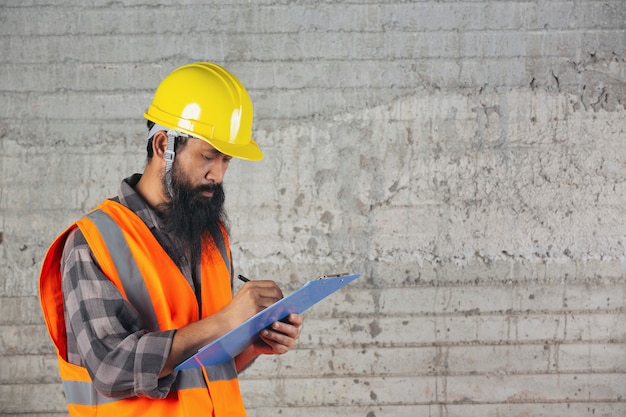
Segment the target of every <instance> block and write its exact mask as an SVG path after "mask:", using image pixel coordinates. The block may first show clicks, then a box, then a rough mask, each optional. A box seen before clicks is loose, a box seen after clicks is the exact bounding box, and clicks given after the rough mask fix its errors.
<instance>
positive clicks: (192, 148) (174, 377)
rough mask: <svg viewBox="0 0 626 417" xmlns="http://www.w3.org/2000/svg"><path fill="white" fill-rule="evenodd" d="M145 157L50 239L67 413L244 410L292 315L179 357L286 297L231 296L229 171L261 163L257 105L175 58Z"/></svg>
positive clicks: (52, 314)
mask: <svg viewBox="0 0 626 417" xmlns="http://www.w3.org/2000/svg"><path fill="white" fill-rule="evenodd" d="M144 116H145V117H146V118H147V119H148V131H149V132H148V146H147V153H148V157H147V163H146V166H145V168H144V170H143V173H142V174H134V175H132V176H131V177H129V178H126V179H125V180H123V181H122V184H121V187H120V190H119V193H118V195H117V197H114V198H111V199H108V200H105V201H104V202H103V203H102V204H100V205H99V206H98V207H96V208H95V209H94V210H92V211H91V212H90V213H88V214H87V215H86V216H85V217H83V218H82V219H80V220H78V221H77V222H76V223H74V224H73V225H71V226H70V227H69V228H68V229H67V230H66V231H65V232H64V233H62V234H61V235H60V236H59V237H58V238H57V239H56V240H55V242H54V243H53V244H52V246H51V247H50V249H49V251H48V254H47V255H46V258H45V260H44V263H43V267H42V272H41V277H40V297H41V303H42V309H43V312H44V317H45V319H46V324H47V327H48V330H49V332H50V335H51V337H52V340H53V342H54V344H55V347H56V349H57V354H58V359H59V369H60V374H61V380H62V382H63V386H64V390H65V394H66V400H67V402H68V410H69V414H70V416H85V415H90V416H93V415H98V416H111V417H121V416H133V417H136V416H141V415H149V416H158V417H160V416H168V417H169V416H194V415H202V416H216V417H220V416H245V415H246V413H245V408H244V405H243V401H242V398H241V393H240V391H239V383H238V380H237V374H238V373H239V372H240V371H241V370H242V369H244V368H245V367H247V366H248V365H249V364H251V363H252V362H253V361H254V360H255V359H256V357H258V356H259V355H261V354H282V353H285V352H287V351H288V350H290V349H291V348H292V347H293V346H294V344H295V342H296V340H297V338H298V334H299V328H300V326H301V324H302V318H301V317H300V315H298V314H291V315H290V316H289V317H288V319H287V320H285V321H281V322H276V323H274V324H272V326H270V327H269V328H268V329H265V330H263V331H262V332H261V334H260V335H259V339H258V341H257V342H255V343H254V344H253V345H251V346H250V347H248V348H247V349H246V350H244V351H243V352H242V353H241V354H239V355H238V356H237V357H235V358H233V359H232V360H231V361H230V362H226V363H224V364H221V365H216V366H209V367H199V368H196V369H190V370H181V371H175V370H174V368H175V367H176V365H177V364H179V363H180V362H182V361H183V360H185V359H186V358H188V357H189V356H191V355H192V354H194V353H195V352H196V351H197V350H198V349H199V348H201V347H202V346H204V345H206V344H207V343H209V342H211V341H213V340H215V339H217V338H218V337H220V336H222V335H224V334H225V333H227V332H228V331H230V330H232V329H233V328H235V327H236V326H238V325H239V324H241V323H243V322H244V321H246V320H247V319H248V318H250V317H252V316H253V315H255V314H256V313H258V312H259V311H261V310H263V309H264V308H267V307H268V306H270V305H271V304H273V303H275V302H276V301H278V300H279V299H280V298H282V292H281V290H280V288H279V287H278V286H277V285H276V283H274V282H273V281H269V280H253V281H250V282H247V283H246V284H244V285H243V286H242V287H241V289H240V290H239V291H238V292H237V293H236V294H235V295H234V296H233V278H232V277H233V268H232V260H231V254H230V247H229V243H228V233H227V217H226V213H225V211H224V207H223V204H224V199H225V197H224V190H223V187H222V181H223V179H224V175H225V173H226V171H227V169H228V165H229V163H230V162H231V159H232V158H233V157H235V158H241V159H249V160H258V159H260V158H261V157H262V156H263V154H262V153H261V151H260V149H259V147H258V145H257V144H256V142H254V141H253V140H252V139H251V126H252V105H251V102H250V98H249V96H248V93H247V92H246V90H245V88H243V86H242V85H241V83H240V82H239V80H237V79H236V78H235V77H234V76H233V75H232V74H231V73H230V72H228V71H227V70H225V69H224V68H222V67H220V66H217V65H215V64H212V63H206V62H201V63H195V64H189V65H186V66H183V67H180V68H178V69H176V70H175V71H173V72H172V73H171V74H170V75H168V76H167V77H166V78H165V79H164V80H163V81H162V82H161V84H160V85H159V87H158V88H157V91H156V93H155V96H154V99H153V102H152V104H151V105H150V107H149V109H148V111H146V113H145V114H144Z"/></svg>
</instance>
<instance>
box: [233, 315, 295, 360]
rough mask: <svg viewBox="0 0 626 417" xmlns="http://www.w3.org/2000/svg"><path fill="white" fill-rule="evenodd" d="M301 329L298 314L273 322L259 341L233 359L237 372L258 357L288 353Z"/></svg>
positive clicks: (263, 332) (262, 332) (262, 333)
mask: <svg viewBox="0 0 626 417" xmlns="http://www.w3.org/2000/svg"><path fill="white" fill-rule="evenodd" d="M301 327H302V317H301V316H300V315H299V314H290V315H289V316H287V318H286V320H284V321H277V322H274V323H272V325H271V326H269V327H268V328H267V329H263V330H262V331H261V333H260V335H259V337H260V338H259V340H257V341H256V342H255V343H254V344H253V345H252V346H250V347H248V348H247V349H246V350H244V351H243V352H241V353H240V354H239V355H238V356H237V357H236V358H235V364H236V366H237V372H241V371H242V370H244V369H245V368H247V367H248V366H249V365H250V364H251V363H252V362H253V361H254V360H255V359H256V358H257V357H258V356H259V355H280V354H283V353H286V352H288V351H289V350H290V349H291V348H293V347H294V346H295V345H296V341H297V340H298V337H300V328H301Z"/></svg>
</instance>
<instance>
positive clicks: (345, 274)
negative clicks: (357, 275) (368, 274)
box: [318, 272, 350, 279]
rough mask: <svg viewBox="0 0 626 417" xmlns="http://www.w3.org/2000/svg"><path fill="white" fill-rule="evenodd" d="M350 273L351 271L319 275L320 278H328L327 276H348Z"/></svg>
mask: <svg viewBox="0 0 626 417" xmlns="http://www.w3.org/2000/svg"><path fill="white" fill-rule="evenodd" d="M348 275H350V273H349V272H343V273H341V274H331V275H322V276H321V277H319V278H318V279H326V278H339V277H346V276H348Z"/></svg>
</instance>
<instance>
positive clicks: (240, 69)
mask: <svg viewBox="0 0 626 417" xmlns="http://www.w3.org/2000/svg"><path fill="white" fill-rule="evenodd" d="M89 3H91V4H90V5H86V2H83V1H69V0H48V1H45V2H43V1H36V0H4V1H3V2H2V6H0V172H1V176H0V410H1V411H0V413H1V414H2V415H7V416H17V415H19V416H22V417H23V416H39V417H48V416H62V415H65V413H66V411H65V404H64V400H63V393H62V389H61V386H60V384H59V380H58V373H57V368H56V362H55V358H54V354H53V349H52V346H51V344H50V342H49V339H48V336H47V334H46V332H45V329H44V326H43V324H42V318H41V313H40V310H39V305H38V299H37V278H38V277H37V275H38V270H39V267H40V263H41V260H42V257H43V255H44V253H45V250H46V248H47V246H48V245H49V244H50V243H51V240H52V239H53V238H54V237H55V236H56V234H58V233H59V232H61V231H62V229H63V228H64V227H65V226H66V225H67V224H68V223H69V222H71V221H72V220H74V219H76V218H77V217H78V216H80V215H81V214H82V213H83V212H84V211H85V210H88V209H89V208H90V207H92V206H94V205H95V204H97V203H98V202H99V201H100V200H101V199H103V198H105V197H108V196H110V195H113V194H114V193H115V192H116V190H117V187H118V184H119V181H120V179H121V178H123V177H124V176H126V175H127V174H130V173H133V172H137V171H140V170H141V169H142V167H143V160H144V133H145V129H144V122H143V120H142V113H143V111H144V110H145V108H146V107H147V105H148V103H149V101H150V98H151V96H152V93H153V91H154V88H155V87H156V85H157V84H158V82H159V80H160V79H161V78H162V77H163V76H165V75H166V74H167V73H168V72H169V71H171V70H172V69H173V68H175V67H177V66H179V65H181V64H184V63H188V62H190V61H195V60H211V61H214V62H217V63H220V64H223V65H225V66H226V67H228V68H229V69H230V70H231V71H233V72H234V73H235V74H236V75H238V76H239V77H240V78H241V80H242V81H243V82H244V84H245V85H246V86H247V87H248V88H249V90H250V93H251V96H252V98H253V101H254V103H255V106H256V107H255V111H256V119H255V132H256V138H257V140H258V142H259V143H260V144H261V146H262V148H263V149H264V151H265V154H266V158H265V159H264V160H263V161H262V162H259V163H248V162H243V161H241V162H234V163H233V164H232V167H231V170H230V171H229V174H228V178H227V184H226V186H227V193H228V194H227V195H228V197H227V200H228V202H227V204H228V209H229V213H230V218H231V220H232V229H233V236H232V240H233V253H234V256H235V260H236V266H237V272H239V273H244V274H248V275H250V276H252V277H255V278H261V277H264V278H276V279H277V280H278V281H279V282H280V283H281V285H282V286H283V287H284V288H285V292H289V291H290V290H293V289H294V288H296V287H297V286H299V285H300V284H301V283H303V282H304V281H306V280H308V279H311V278H313V277H315V276H318V275H320V274H325V273H332V272H343V271H353V272H360V273H362V274H363V277H362V278H361V279H360V280H359V281H357V282H355V283H354V284H352V285H351V286H350V287H349V288H348V289H346V290H344V291H342V292H341V293H339V294H336V295H334V296H333V297H332V298H330V299H328V300H326V301H324V302H323V303H322V304H320V305H318V306H316V307H315V308H314V309H312V310H310V311H309V312H308V313H307V314H306V324H305V327H304V330H303V335H302V338H301V340H300V343H299V346H298V349H297V350H295V351H293V352H291V353H289V354H288V355H285V356H282V357H276V358H274V357H272V358H262V359H260V360H259V361H258V362H257V363H256V365H255V367H254V368H251V369H249V370H248V371H247V372H246V373H245V375H244V376H243V378H242V382H241V383H242V388H243V390H244V392H245V394H244V395H245V401H246V403H247V406H248V409H249V414H250V416H251V417H266V416H276V415H281V416H285V417H296V416H298V417H299V416H303V417H304V416H307V417H333V416H342V417H356V416H362V417H383V416H387V417H413V416H433V417H434V416H437V417H444V416H445V417H496V416H544V417H557V416H573V417H579V416H624V415H626V326H625V325H624V323H625V319H626V286H625V283H626V249H625V244H626V221H625V215H624V212H625V210H624V206H625V205H626V149H625V144H626V141H625V138H626V110H625V104H626V23H625V22H626V3H625V2H624V1H623V0H602V1H598V0H528V1H522V0H510V1H496V0H485V1H480V0H466V1H438V0H423V1H415V2H406V1H396V2H394V1H388V2H383V1H380V0H355V1H350V2H334V1H306V2H305V1H288V0H265V1H258V2H257V1H255V2H250V1H248V0H228V1H213V2H211V1H200V0H186V1H180V0H176V1H174V0H170V1H168V0H159V1H157V2H154V1H147V0H121V1H116V2H111V1H101V0H94V1H91V2H89Z"/></svg>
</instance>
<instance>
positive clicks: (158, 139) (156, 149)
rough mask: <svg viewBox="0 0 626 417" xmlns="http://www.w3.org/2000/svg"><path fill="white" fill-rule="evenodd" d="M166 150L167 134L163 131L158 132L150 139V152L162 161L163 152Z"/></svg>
mask: <svg viewBox="0 0 626 417" xmlns="http://www.w3.org/2000/svg"><path fill="white" fill-rule="evenodd" d="M166 150H167V133H165V131H164V130H159V131H158V132H156V133H155V134H154V136H153V137H152V152H153V153H154V156H156V157H158V158H159V159H164V156H163V155H165V151H166Z"/></svg>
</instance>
